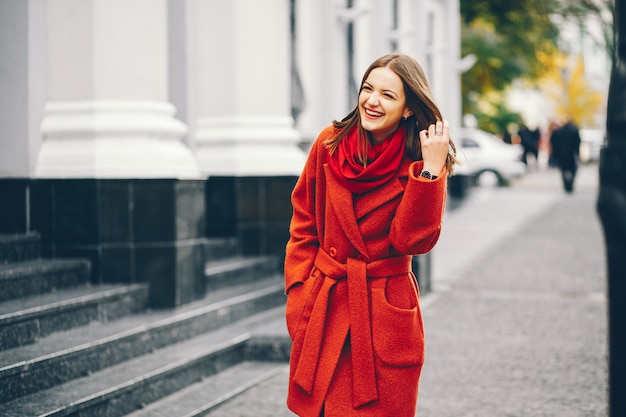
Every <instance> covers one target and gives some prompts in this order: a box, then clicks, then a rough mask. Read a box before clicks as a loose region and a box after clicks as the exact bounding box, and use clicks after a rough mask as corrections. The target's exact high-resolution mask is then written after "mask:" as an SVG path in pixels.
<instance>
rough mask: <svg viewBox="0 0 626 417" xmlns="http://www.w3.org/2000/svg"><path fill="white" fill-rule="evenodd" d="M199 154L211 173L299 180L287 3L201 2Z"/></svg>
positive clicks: (198, 27)
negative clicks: (277, 176) (291, 97)
mask: <svg viewBox="0 0 626 417" xmlns="http://www.w3.org/2000/svg"><path fill="white" fill-rule="evenodd" d="M194 17H195V19H196V21H195V22H192V23H191V24H192V27H195V28H196V32H195V36H194V42H195V46H196V50H195V55H196V60H197V66H196V68H195V75H194V78H195V79H196V85H197V88H198V92H197V112H198V121H197V129H196V135H195V147H196V156H197V159H198V163H199V166H200V169H201V171H202V172H203V173H204V174H205V175H207V176H211V175H226V176H239V177H241V176H265V175H299V174H300V172H301V170H302V167H303V165H304V160H305V159H304V158H305V155H304V154H303V152H302V151H301V150H300V149H299V148H298V142H299V140H300V135H299V134H298V132H297V131H296V130H295V129H294V126H293V119H292V117H291V109H290V85H291V76H290V65H289V62H290V61H289V36H290V35H289V3H288V2H287V1H284V0H264V1H262V2H260V1H257V0H234V1H228V2H224V1H216V0H196V1H195V13H194Z"/></svg>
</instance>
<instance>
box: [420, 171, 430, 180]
mask: <svg viewBox="0 0 626 417" xmlns="http://www.w3.org/2000/svg"><path fill="white" fill-rule="evenodd" d="M420 175H421V176H422V177H424V178H426V179H428V180H430V179H432V177H433V174H431V173H430V171H422V172H421V173H420Z"/></svg>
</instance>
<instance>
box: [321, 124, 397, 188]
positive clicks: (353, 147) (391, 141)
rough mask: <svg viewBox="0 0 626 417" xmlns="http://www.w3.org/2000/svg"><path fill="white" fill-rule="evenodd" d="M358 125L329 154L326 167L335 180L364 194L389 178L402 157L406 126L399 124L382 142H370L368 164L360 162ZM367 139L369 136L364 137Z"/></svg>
mask: <svg viewBox="0 0 626 417" xmlns="http://www.w3.org/2000/svg"><path fill="white" fill-rule="evenodd" d="M359 131H360V129H359V128H358V126H354V127H353V128H352V129H351V130H350V132H348V134H347V135H346V136H344V138H343V139H342V140H341V143H340V144H339V146H338V147H337V149H336V150H335V152H334V153H333V154H332V155H331V156H330V161H329V166H330V169H331V170H332V172H333V174H334V175H335V178H337V181H339V183H340V184H341V185H343V186H344V187H346V188H347V189H348V190H350V191H352V192H353V193H356V194H363V193H364V192H366V191H369V190H371V189H373V188H376V187H379V186H381V185H383V184H385V183H386V182H387V181H389V180H390V179H392V178H393V177H394V176H395V175H396V172H397V171H398V169H399V168H400V164H401V162H402V158H404V147H405V141H406V139H405V137H404V136H405V134H404V133H405V129H404V126H400V127H399V128H398V129H397V130H396V131H395V133H394V134H393V135H391V136H389V137H387V138H386V139H385V140H384V141H383V142H381V143H377V144H375V145H371V144H370V145H369V149H368V151H367V166H366V167H365V168H364V167H363V165H362V164H361V163H360V162H359V159H358V158H359V157H358V151H357V149H358V146H359V139H360V138H359ZM365 140H368V139H365Z"/></svg>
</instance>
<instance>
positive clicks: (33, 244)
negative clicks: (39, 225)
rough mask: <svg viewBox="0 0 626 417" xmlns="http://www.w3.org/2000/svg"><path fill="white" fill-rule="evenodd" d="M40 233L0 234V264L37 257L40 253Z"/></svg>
mask: <svg viewBox="0 0 626 417" xmlns="http://www.w3.org/2000/svg"><path fill="white" fill-rule="evenodd" d="M39 242H40V235H39V233H36V232H30V233H26V234H15V235H6V234H0V265H2V264H8V263H15V262H23V261H30V260H33V259H38V258H39V257H40V254H41V247H40V243H39Z"/></svg>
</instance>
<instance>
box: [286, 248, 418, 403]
mask: <svg viewBox="0 0 626 417" xmlns="http://www.w3.org/2000/svg"><path fill="white" fill-rule="evenodd" d="M315 267H317V269H319V270H320V271H321V272H322V273H323V274H324V275H325V276H326V278H328V279H325V280H320V281H322V282H319V283H318V282H316V283H315V285H314V288H313V291H314V292H317V295H312V296H314V297H315V301H314V302H313V306H312V308H311V311H310V313H309V312H306V311H305V313H304V314H307V313H309V314H310V320H309V323H308V325H307V328H306V332H304V340H303V341H302V347H301V354H300V358H299V359H298V364H297V365H296V370H295V373H294V377H293V380H294V382H295V383H296V384H298V386H300V388H302V389H303V390H304V391H305V392H306V393H308V394H309V395H311V393H312V391H313V382H314V381H315V374H316V373H317V364H318V361H319V356H320V351H321V347H322V336H323V334H324V326H325V323H326V312H327V309H328V298H329V293H330V289H331V288H332V287H333V286H334V285H335V284H336V282H337V281H339V280H342V279H345V278H347V284H348V308H349V311H350V317H349V320H350V321H349V322H350V348H351V350H352V372H353V378H352V380H353V391H354V407H355V408H357V407H359V406H362V405H365V404H367V403H370V402H372V401H375V400H377V399H378V390H377V388H376V371H375V368H374V348H373V343H372V325H371V320H370V317H371V316H370V305H369V297H368V289H367V280H368V279H374V278H383V277H392V276H394V275H402V274H406V273H408V272H410V271H411V256H397V257H394V258H385V259H379V260H376V261H372V262H370V263H367V262H366V261H365V260H361V259H354V258H348V259H347V262H346V263H345V264H342V263H340V262H339V261H337V260H336V259H334V258H332V257H331V256H330V255H329V254H328V253H326V252H325V251H324V250H323V249H321V248H320V249H319V251H318V252H317V256H316V257H315ZM294 342H295V340H294ZM297 344H298V345H299V344H300V343H297Z"/></svg>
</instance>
